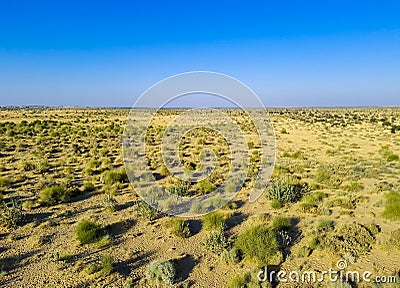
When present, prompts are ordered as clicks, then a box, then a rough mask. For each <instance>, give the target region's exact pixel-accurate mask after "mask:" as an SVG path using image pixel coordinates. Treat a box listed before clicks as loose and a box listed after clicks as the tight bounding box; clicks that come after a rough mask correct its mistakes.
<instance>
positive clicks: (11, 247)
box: [0, 107, 400, 288]
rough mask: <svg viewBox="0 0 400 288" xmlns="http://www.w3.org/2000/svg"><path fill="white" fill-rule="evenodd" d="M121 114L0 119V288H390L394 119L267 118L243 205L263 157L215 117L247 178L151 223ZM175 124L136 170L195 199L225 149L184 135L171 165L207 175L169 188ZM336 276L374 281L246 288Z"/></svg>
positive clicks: (321, 114)
mask: <svg viewBox="0 0 400 288" xmlns="http://www.w3.org/2000/svg"><path fill="white" fill-rule="evenodd" d="M129 111H130V110H129V109H110V108H107V109H106V108H104V109H100V108H56V107H52V108H46V107H25V108H19V107H6V108H2V109H1V113H0V115H1V117H0V192H1V194H0V202H1V203H0V204H1V205H0V286H2V287H230V288H236V287H237V288H239V287H249V288H250V287H400V286H399V285H400V274H399V273H400V160H399V155H400V108H290V109H284V108H279V109H278V108H276V109H269V110H268V112H269V117H270V121H271V124H272V126H273V128H274V133H275V137H276V161H275V165H274V171H273V174H272V177H271V181H270V183H269V185H268V187H267V188H266V189H265V191H264V192H263V194H262V195H261V197H259V198H258V199H257V201H255V202H252V203H250V202H249V201H248V194H249V191H250V189H251V188H252V185H253V184H254V175H255V174H256V173H257V169H258V167H259V165H260V151H261V148H262V147H260V146H261V144H260V142H259V141H258V140H257V137H256V136H257V135H256V131H255V130H254V129H253V128H252V127H253V126H252V125H251V121H250V120H249V119H248V117H247V116H246V114H245V113H243V112H242V111H240V110H237V109H225V110H222V111H223V112H224V113H226V114H227V115H229V116H230V117H232V118H233V119H235V121H236V122H237V123H238V124H239V126H240V127H241V128H242V130H244V132H243V133H244V135H245V138H246V141H247V145H248V150H249V159H250V160H249V161H250V165H249V169H248V171H247V173H246V180H245V182H244V185H243V187H241V189H240V192H239V193H238V195H237V196H236V197H235V198H234V199H233V200H231V201H229V202H228V203H227V204H224V205H223V207H221V208H220V209H218V210H217V211H215V212H212V213H209V214H205V215H203V216H199V217H193V218H179V217H171V216H168V215H166V214H164V213H161V212H160V211H158V210H157V209H155V208H153V207H151V206H149V205H148V204H147V203H146V202H144V201H142V199H141V198H140V197H138V195H137V194H136V193H135V190H134V188H133V186H132V185H131V183H130V182H129V179H128V177H127V174H126V170H125V166H124V158H123V153H122V136H123V133H124V128H125V122H126V119H127V117H128V113H129ZM182 111H183V109H180V110H173V109H168V110H161V111H160V113H158V115H157V117H155V118H154V121H153V122H152V125H151V126H150V127H149V128H148V134H147V138H146V144H147V146H146V148H147V151H146V157H147V160H148V165H149V167H150V169H151V171H152V173H153V175H155V178H156V179H157V181H158V182H159V183H160V185H162V186H163V187H165V189H167V190H168V191H169V192H171V193H173V194H176V195H184V196H196V195H207V193H210V192H211V191H213V190H214V189H216V188H217V187H219V186H220V185H221V183H223V182H224V181H225V177H226V173H227V171H228V170H229V165H230V161H231V158H230V157H229V145H228V143H227V142H226V141H224V139H223V137H220V135H219V134H218V133H216V132H215V131H212V130H207V129H195V130H191V131H190V132H188V133H187V134H186V135H185V137H184V138H183V139H181V140H180V146H179V147H180V155H179V157H180V159H181V164H182V165H183V166H184V167H186V168H187V169H188V170H196V169H198V168H199V165H198V164H199V158H201V157H202V156H201V151H202V149H204V148H208V149H211V150H213V151H214V152H215V155H217V166H216V169H215V170H214V171H213V173H212V174H211V175H210V176H209V178H207V179H205V180H202V181H200V182H198V183H190V182H185V181H181V180H176V179H174V176H173V175H171V174H170V173H169V171H168V169H166V167H165V165H163V162H162V161H163V159H162V157H160V153H159V149H160V143H161V139H162V135H163V132H164V131H165V129H166V127H167V126H168V124H169V123H170V122H171V121H172V119H173V118H174V117H175V116H177V115H179V113H181V112H182ZM143 113H146V111H145V110H143ZM249 121H250V122H249ZM215 205H216V206H218V204H215ZM192 208H193V207H192ZM339 262H341V263H342V264H344V266H343V267H339V269H340V270H343V271H360V273H362V272H364V271H370V272H371V273H372V276H371V279H372V280H373V281H371V282H369V283H368V282H365V281H357V280H354V279H353V280H352V281H349V280H348V279H346V280H345V279H339V280H338V281H336V282H332V283H331V282H329V279H327V278H325V279H324V280H323V281H321V282H316V281H311V280H310V279H309V281H300V282H296V283H294V282H293V281H287V282H282V281H281V282H279V281H276V279H275V280H274V281H272V282H271V283H270V281H268V280H266V281H260V280H259V279H258V278H257V275H259V272H260V269H261V270H262V269H264V267H268V269H270V271H279V270H280V271H287V272H288V273H289V271H298V273H302V272H304V271H315V272H316V273H320V272H321V271H328V270H329V269H336V270H338V264H339ZM376 276H380V277H381V278H380V281H378V280H377V279H376V278H374V277H376ZM383 277H385V278H383ZM383 282H388V283H383Z"/></svg>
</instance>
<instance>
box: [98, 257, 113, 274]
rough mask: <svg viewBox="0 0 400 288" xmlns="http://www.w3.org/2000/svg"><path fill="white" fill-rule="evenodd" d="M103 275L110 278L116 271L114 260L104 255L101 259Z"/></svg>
mask: <svg viewBox="0 0 400 288" xmlns="http://www.w3.org/2000/svg"><path fill="white" fill-rule="evenodd" d="M100 265H101V273H102V274H103V275H104V276H108V275H110V274H111V272H112V271H113V269H114V259H113V257H112V256H110V255H103V256H102V257H101V258H100Z"/></svg>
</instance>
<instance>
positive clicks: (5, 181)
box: [0, 177, 11, 188]
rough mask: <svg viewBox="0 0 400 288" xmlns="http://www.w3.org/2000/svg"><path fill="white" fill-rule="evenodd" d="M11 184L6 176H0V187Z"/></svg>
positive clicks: (6, 186)
mask: <svg viewBox="0 0 400 288" xmlns="http://www.w3.org/2000/svg"><path fill="white" fill-rule="evenodd" d="M10 185H11V181H10V180H9V179H8V178H5V177H0V187H1V188H8V187H10Z"/></svg>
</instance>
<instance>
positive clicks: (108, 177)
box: [103, 169, 129, 185]
mask: <svg viewBox="0 0 400 288" xmlns="http://www.w3.org/2000/svg"><path fill="white" fill-rule="evenodd" d="M103 181H104V184H107V185H112V184H116V183H128V182H129V180H128V176H127V175H126V171H125V169H121V170H120V171H106V172H104V174H103Z"/></svg>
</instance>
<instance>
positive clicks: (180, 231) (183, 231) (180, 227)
mask: <svg viewBox="0 0 400 288" xmlns="http://www.w3.org/2000/svg"><path fill="white" fill-rule="evenodd" d="M169 226H170V227H171V231H172V234H174V235H175V236H178V237H181V238H188V237H190V236H192V231H191V230H190V227H189V222H188V221H187V220H183V219H180V218H174V219H171V221H170V223H169Z"/></svg>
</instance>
